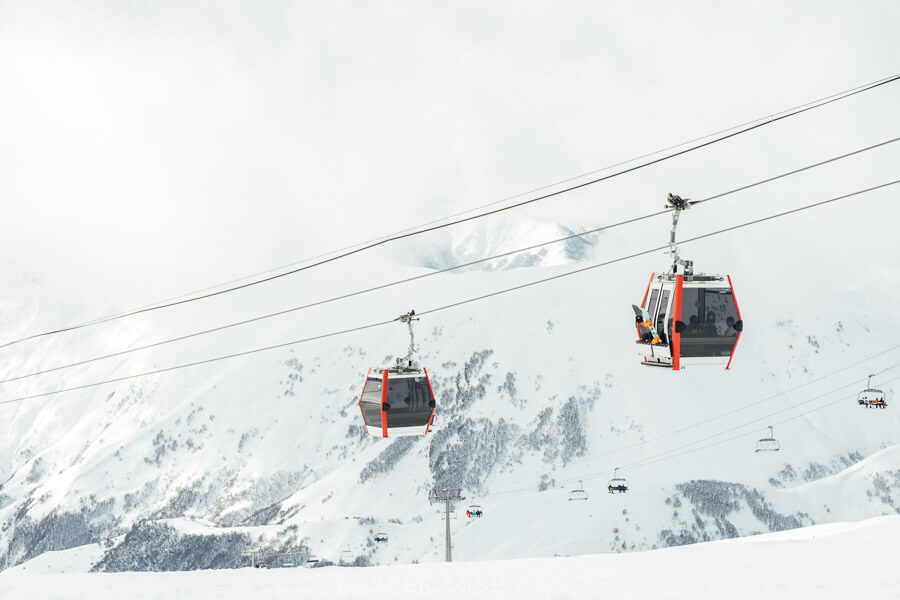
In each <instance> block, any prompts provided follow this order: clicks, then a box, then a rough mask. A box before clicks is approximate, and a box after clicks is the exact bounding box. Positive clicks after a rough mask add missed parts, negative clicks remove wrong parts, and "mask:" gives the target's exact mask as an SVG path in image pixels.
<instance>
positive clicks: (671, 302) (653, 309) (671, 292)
mask: <svg viewBox="0 0 900 600" xmlns="http://www.w3.org/2000/svg"><path fill="white" fill-rule="evenodd" d="M633 308H634V312H635V321H636V323H635V327H636V329H637V334H638V341H637V343H638V348H639V349H640V350H639V353H640V356H641V357H643V359H644V362H643V364H645V365H647V366H658V367H671V368H672V369H674V370H679V369H683V368H684V367H685V366H686V365H724V366H725V368H726V369H728V368H729V367H731V361H732V359H733V358H734V350H735V348H736V347H737V343H738V340H739V339H740V337H741V331H742V330H743V328H744V327H743V325H744V324H743V321H742V320H741V311H740V310H739V309H738V304H737V300H736V299H735V296H734V288H733V286H732V284H731V277H730V276H728V275H725V276H722V275H705V274H702V273H701V274H696V275H694V274H681V273H677V274H676V273H672V272H669V273H653V274H652V275H651V276H650V282H649V283H648V284H647V289H646V291H645V292H644V299H643V300H642V301H641V306H640V307H637V306H635V307H633ZM654 333H655V335H654Z"/></svg>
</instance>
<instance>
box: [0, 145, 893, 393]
mask: <svg viewBox="0 0 900 600" xmlns="http://www.w3.org/2000/svg"><path fill="white" fill-rule="evenodd" d="M897 141H900V137H895V138H892V139H889V140H885V141H883V142H879V143H877V144H873V145H871V146H866V147H865V148H859V149H857V150H854V151H852V152H847V153H845V154H841V155H839V156H835V157H832V158H829V159H826V160H823V161H819V162H816V163H813V164H810V165H806V166H804V167H800V168H798V169H794V170H791V171H787V172H785V173H780V174H778V175H775V176H772V177H768V178H766V179H762V180H760V181H756V182H753V183H749V184H747V185H743V186H741V187H738V188H734V189H731V190H728V191H726V192H721V193H719V194H715V195H713V196H709V197H707V198H702V199H700V200H693V201H691V202H692V204H700V203H703V202H708V201H710V200H717V199H719V198H723V197H725V196H728V195H731V194H735V193H737V192H741V191H745V190H748V189H750V188H753V187H757V186H760V185H763V184H765V183H770V182H772V181H775V180H778V179H783V178H785V177H788V176H791V175H796V174H797V173H801V172H803V171H808V170H810V169H814V168H816V167H820V166H823V165H826V164H829V163H832V162H836V161H838V160H842V159H844V158H848V157H851V156H855V155H857V154H861V153H863V152H867V151H869V150H874V149H876V148H880V147H882V146H886V145H888V144H892V143H894V142H897ZM671 210H672V209H671V208H667V209H664V210H661V211H657V212H654V213H650V214H648V215H643V216H641V217H635V218H632V219H626V220H624V221H619V222H617V223H613V224H611V225H604V226H602V227H597V228H594V229H589V230H585V231H582V232H580V233H575V234H572V235H568V236H565V237H561V238H557V239H554V240H550V241H547V242H541V243H538V244H533V245H531V246H527V247H525V248H519V249H517V250H510V251H508V252H503V253H500V254H496V255H493V256H488V257H486V258H480V259H477V260H473V261H469V262H466V263H461V264H458V265H454V266H452V267H446V268H444V269H439V270H435V271H430V272H428V273H424V274H422V275H416V276H413V277H407V278H405V279H399V280H396V281H392V282H389V283H385V284H381V285H377V286H374V287H370V288H366V289H363V290H358V291H355V292H350V293H347V294H342V295H340V296H334V297H332V298H327V299H324V300H318V301H316V302H311V303H308V304H303V305H301V306H295V307H292V308H288V309H285V310H280V311H277V312H274V313H268V314H265V315H260V316H257V317H252V318H249V319H244V320H241V321H236V322H233V323H227V324H225V325H220V326H218V327H213V328H211V329H205V330H202V331H196V332H194V333H189V334H186V335H182V336H178V337H174V338H170V339H166V340H160V341H158V342H153V343H150V344H145V345H142V346H137V347H135V348H129V349H127V350H121V351H118V352H113V353H111V354H106V355H103V356H98V357H94V358H89V359H85V360H81V361H77V362H74V363H69V364H66V365H60V366H57V367H51V368H48V369H43V370H41V371H35V372H33V373H28V374H25V375H17V376H14V377H8V378H6V379H3V380H0V384H3V383H9V382H12V381H19V380H22V379H27V378H30V377H36V376H39V375H45V374H48V373H53V372H55V371H60V370H63V369H68V368H71V367H77V366H81V365H86V364H89V363H93V362H97V361H101V360H106V359H109V358H115V357H117V356H124V355H126V354H130V353H132V352H138V351H141V350H148V349H150V348H156V347H159V346H163V345H166V344H171V343H174V342H179V341H184V340H187V339H191V338H194V337H199V336H203V335H208V334H210V333H215V332H217V331H223V330H225V329H230V328H232V327H238V326H240V325H247V324H250V323H255V322H258V321H262V320H265V319H269V318H273V317H278V316H282V315H286V314H289V313H293V312H297V311H300V310H305V309H308V308H313V307H316V306H322V305H324V304H329V303H331V302H336V301H338V300H345V299H347V298H352V297H354V296H360V295H363V294H367V293H370V292H374V291H378V290H382V289H386V288H389V287H393V286H396V285H401V284H404V283H409V282H412V281H417V280H419V279H425V278H427V277H433V276H435V275H440V274H443V273H447V272H450V271H454V270H457V269H463V268H466V267H471V266H473V265H477V264H480V263H484V262H489V261H492V260H497V259H498V258H504V257H507V256H511V255H513V254H519V253H521V252H527V251H529V250H534V249H536V248H540V247H542V246H548V245H550V244H556V243H560V242H565V241H568V240H572V239H575V238H582V237H584V236H587V235H592V234H594V233H598V232H600V231H607V230H610V229H613V228H616V227H621V226H623V225H628V224H631V223H636V222H639V221H643V220H645V219H650V218H653V217H658V216H660V215H663V214H666V213H668V212H671ZM420 314H424V313H420Z"/></svg>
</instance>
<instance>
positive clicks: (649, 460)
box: [478, 363, 900, 498]
mask: <svg viewBox="0 0 900 600" xmlns="http://www.w3.org/2000/svg"><path fill="white" fill-rule="evenodd" d="M897 367H900V363H898V364H896V365H892V366H891V367H888V368H887V369H883V370H882V371H881V373H884V372H885V371H888V370H890V369H894V368H897ZM897 380H900V376H898V377H893V378H891V379H888V380H886V381H885V382H884V383H890V382H892V381H897ZM855 384H856V382H854V383H851V384H848V385H845V386H842V387H840V388H836V389H834V390H831V391H829V392H826V393H824V394H820V395H818V396H815V397H813V398H810V399H808V400H805V401H804V402H801V403H798V404H794V405H791V406H789V407H787V408H784V409H780V410H778V411H775V412H772V413H770V414H768V415H764V416H762V417H758V418H756V419H753V420H751V421H747V422H745V423H743V424H741V425H738V426H735V427H731V428H729V429H726V430H723V431H719V432H716V433H713V434H710V435H708V436H705V437H703V438H700V439H698V440H694V441H693V442H689V443H687V444H683V445H681V446H678V447H676V448H671V449H669V450H665V451H662V452H659V453H657V454H654V455H652V456H649V457H645V458H642V459H640V460H637V461H634V462H631V463H626V464H624V465H619V466H618V467H616V468H618V469H619V471H629V470H634V469H638V468H640V467H644V466H647V465H650V464H655V463H658V462H664V461H666V460H671V459H674V458H678V457H680V456H683V455H685V454H690V453H693V452H698V451H700V450H706V449H709V448H713V447H715V446H720V445H722V444H726V443H728V442H732V441H735V440H738V439H742V438H746V437H749V436H753V435H756V433H755V432H752V431H747V432H743V433H739V434H737V435H734V436H732V437H729V438H726V439H724V440H717V441H715V442H713V443H711V444H708V445H706V446H701V447H699V448H693V447H692V446H696V445H697V444H702V443H703V442H708V441H710V440H713V439H715V438H717V437H720V436H722V435H725V434H727V433H731V432H732V431H736V430H739V429H743V428H745V427H749V426H750V425H753V424H756V423H758V422H761V421H768V420H769V419H770V418H771V417H772V416H775V415H777V414H781V413H784V412H788V411H790V410H794V409H796V408H798V407H800V406H803V405H804V404H808V403H810V402H813V401H815V400H820V399H822V398H824V397H825V396H829V395H831V394H833V393H835V392H837V391H840V390H842V389H845V388H847V387H850V386H852V385H855ZM855 397H856V395H855V394H853V395H849V396H842V397H841V398H838V399H837V400H834V401H831V402H828V403H826V404H823V405H821V406H817V407H815V408H812V409H810V410H806V411H804V412H802V413H799V414H797V415H792V416H790V417H787V418H785V419H782V420H780V421H776V422H775V423H773V424H772V426H773V427H775V426H779V425H783V424H785V423H789V422H791V421H794V420H796V419H799V418H802V417H805V416H807V415H810V414H812V413H815V412H818V411H820V410H824V409H826V408H830V407H832V406H836V405H838V404H841V403H844V402H847V401H848V400H852V399H853V398H855ZM614 472H615V468H607V469H603V470H601V471H593V472H590V473H578V474H574V475H571V476H567V477H566V478H565V479H561V480H558V481H555V483H556V484H557V485H558V484H564V483H574V482H576V481H590V480H591V479H596V478H601V477H606V476H609V475H610V474H612V473H614ZM534 491H535V486H533V485H532V486H530V487H521V488H515V489H511V490H500V491H496V492H486V493H481V494H478V497H479V498H485V497H488V496H502V495H514V494H519V493H526V492H531V493H534Z"/></svg>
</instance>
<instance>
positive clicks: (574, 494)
mask: <svg viewBox="0 0 900 600" xmlns="http://www.w3.org/2000/svg"><path fill="white" fill-rule="evenodd" d="M587 499H588V493H587V492H586V491H585V489H584V484H583V483H582V482H581V480H580V479H579V480H578V489H574V490H572V491H570V492H569V502H571V501H572V500H587Z"/></svg>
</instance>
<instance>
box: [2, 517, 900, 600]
mask: <svg viewBox="0 0 900 600" xmlns="http://www.w3.org/2000/svg"><path fill="white" fill-rule="evenodd" d="M898 552H900V517H894V516H892V517H878V518H874V519H869V520H867V521H861V522H858V523H837V524H828V525H819V526H816V527H808V528H804V529H796V530H792V531H785V532H781V533H774V534H767V535H760V536H755V537H751V538H742V539H735V540H728V541H722V542H711V543H706V544H696V545H693V546H682V547H679V548H670V549H666V550H657V551H653V552H641V553H631V554H618V555H616V554H598V555H591V556H579V557H572V558H538V559H519V560H507V561H482V562H456V563H453V564H449V565H448V564H440V563H437V564H422V565H404V566H393V567H372V568H340V567H331V568H322V569H281V570H275V569H273V570H266V571H262V570H255V569H240V570H221V571H195V572H166V573H114V574H88V573H60V572H55V573H52V574H47V572H48V570H50V569H53V568H56V569H57V570H58V571H66V570H68V569H71V566H70V565H71V564H72V563H79V562H83V559H84V556H85V555H87V554H90V553H91V551H90V550H89V549H87V548H86V549H83V550H79V551H78V552H77V553H75V554H71V553H72V551H69V552H60V553H48V554H47V555H44V556H42V557H39V558H37V559H35V560H33V561H30V562H28V563H26V564H23V565H20V566H19V567H16V568H14V569H10V570H8V571H6V572H4V573H2V574H0V590H2V597H3V598H4V599H9V600H12V599H18V598H29V599H36V598H66V599H77V598H86V599H90V600H103V599H105V598H111V599H112V598H130V599H135V598H191V599H192V600H201V599H205V598H211V599H212V598H216V599H225V600H227V599H231V598H235V599H237V598H241V599H243V598H289V597H290V598H295V597H303V598H360V597H366V598H389V599H391V600H395V599H396V598H398V597H413V595H415V596H420V597H424V596H425V595H427V597H429V598H460V597H473V598H482V597H485V598H493V599H498V598H515V599H522V598H597V597H601V596H603V597H610V598H625V597H627V598H629V599H636V598H654V599H659V598H691V599H696V598H724V597H728V598H731V599H735V598H754V599H758V598H817V599H828V598H850V597H856V598H862V597H864V598H868V599H871V598H896V597H897V594H898V588H900V574H898V573H897V571H896V569H892V568H890V567H889V566H888V565H887V564H886V562H885V560H884V559H885V558H889V557H892V556H896V555H897V553H898ZM53 563H56V564H57V567H52V564H53Z"/></svg>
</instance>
